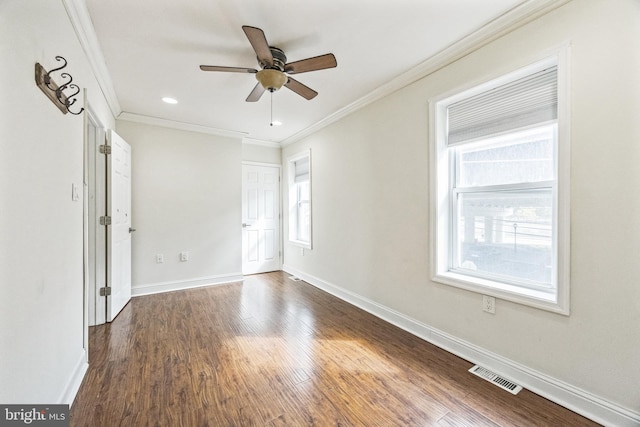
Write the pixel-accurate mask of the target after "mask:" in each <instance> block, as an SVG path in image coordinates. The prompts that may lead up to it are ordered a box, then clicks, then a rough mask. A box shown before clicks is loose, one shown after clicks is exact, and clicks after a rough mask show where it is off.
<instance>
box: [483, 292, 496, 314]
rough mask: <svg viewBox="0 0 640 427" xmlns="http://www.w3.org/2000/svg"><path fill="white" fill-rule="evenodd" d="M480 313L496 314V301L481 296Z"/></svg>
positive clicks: (492, 298)
mask: <svg viewBox="0 0 640 427" xmlns="http://www.w3.org/2000/svg"><path fill="white" fill-rule="evenodd" d="M482 311H486V312H487V313H491V314H496V299H495V298H494V297H490V296H487V295H482Z"/></svg>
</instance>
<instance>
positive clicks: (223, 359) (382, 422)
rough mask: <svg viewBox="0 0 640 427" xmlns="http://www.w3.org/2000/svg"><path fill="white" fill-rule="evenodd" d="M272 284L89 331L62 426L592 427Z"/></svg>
mask: <svg viewBox="0 0 640 427" xmlns="http://www.w3.org/2000/svg"><path fill="white" fill-rule="evenodd" d="M287 277H288V275H287V274H286V273H283V272H275V273H268V274H261V275H255V276H248V277H247V278H246V279H245V281H244V282H243V283H234V284H228V285H220V286H212V287H206V288H198V289H191V290H185V291H179V292H171V293H165V294H157V295H149V296H144V297H138V298H134V299H133V300H132V301H131V302H130V303H129V304H128V305H127V306H126V307H125V308H124V310H123V312H122V313H121V314H120V315H119V316H118V317H117V318H116V320H115V321H114V322H113V323H111V324H107V325H101V326H96V327H92V328H91V330H90V346H89V350H90V354H89V356H90V357H89V359H90V360H89V362H90V363H89V370H88V372H87V374H86V376H85V379H84V381H83V383H82V386H81V387H80V390H79V392H78V395H77V397H76V400H75V402H74V404H73V406H72V408H71V425H72V426H92V427H96V426H97V427H100V426H109V427H111V426H136V427H137V426H163V427H164V426H171V427H173V426H185V427H192V426H225V427H226V426H242V427H244V426H271V427H276V426H321V427H322V426H385V427H386V426H473V427H476V426H596V425H597V424H596V423H593V422H591V421H589V420H587V419H585V418H583V417H581V416H579V415H577V414H575V413H573V412H571V411H569V410H567V409H565V408H562V407H560V406H558V405H556V404H554V403H552V402H550V401H548V400H545V399H544V398H542V397H540V396H537V395H535V394H533V393H531V392H529V391H527V390H523V391H522V392H520V393H519V394H518V395H517V396H513V395H511V394H509V393H507V392H506V391H503V390H501V389H499V388H498V387H495V386H493V385H491V384H489V383H487V382H486V381H484V380H482V379H480V378H477V377H475V376H473V375H471V374H470V373H468V372H467V370H468V369H469V368H470V367H471V364H470V363H468V362H466V361H464V360H462V359H460V358H458V357H456V356H454V355H452V354H450V353H447V352H446V351H443V350H441V349H439V348H437V347H435V346H433V345H431V344H429V343H427V342H425V341H422V340H421V339H419V338H417V337H415V336H413V335H411V334H409V333H407V332H405V331H403V330H401V329H398V328H396V327H394V326H392V325H389V324H388V323H386V322H384V321H382V320H380V319H378V318H376V317H374V316H372V315H370V314H369V313H366V312H364V311H362V310H360V309H358V308H355V307H353V306H351V305H349V304H347V303H345V302H343V301H341V300H339V299H337V298H335V297H333V296H331V295H329V294H327V293H325V292H323V291H321V290H318V289H316V288H314V287H312V286H310V285H308V284H305V283H304V282H294V281H292V280H289V279H288V278H287Z"/></svg>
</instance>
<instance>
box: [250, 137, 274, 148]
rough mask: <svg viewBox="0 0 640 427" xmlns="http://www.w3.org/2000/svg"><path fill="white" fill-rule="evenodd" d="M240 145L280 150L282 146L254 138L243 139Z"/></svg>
mask: <svg viewBox="0 0 640 427" xmlns="http://www.w3.org/2000/svg"><path fill="white" fill-rule="evenodd" d="M242 143H243V144H247V145H259V146H261V147H269V148H282V145H280V143H279V142H271V141H263V140H261V139H255V138H243V139H242Z"/></svg>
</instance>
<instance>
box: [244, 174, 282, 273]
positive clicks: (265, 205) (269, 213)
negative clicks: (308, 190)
mask: <svg viewBox="0 0 640 427" xmlns="http://www.w3.org/2000/svg"><path fill="white" fill-rule="evenodd" d="M280 219H281V215H280V166H279V165H271V164H261V163H249V162H245V163H243V164H242V274H245V275H247V274H256V273H266V272H269V271H276V270H280V269H281V268H282V262H281V257H282V252H281V249H280V248H281V241H280V239H281V237H280Z"/></svg>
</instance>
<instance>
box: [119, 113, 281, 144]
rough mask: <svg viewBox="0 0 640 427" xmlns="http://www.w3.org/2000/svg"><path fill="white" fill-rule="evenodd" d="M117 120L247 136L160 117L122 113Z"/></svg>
mask: <svg viewBox="0 0 640 427" xmlns="http://www.w3.org/2000/svg"><path fill="white" fill-rule="evenodd" d="M117 119H118V120H124V121H127V122H135V123H142V124H145V125H152V126H160V127H165V128H171V129H178V130H185V131H189V132H198V133H205V134H208V135H216V136H224V137H229V138H245V137H246V136H247V133H246V132H238V131H233V130H227V129H216V128H212V127H208V126H202V125H196V124H193V123H186V122H178V121H174V120H167V119H161V118H158V117H152V116H143V115H142V114H134V113H127V112H126V111H123V112H122V113H120V115H118V117H117ZM278 146H279V145H278Z"/></svg>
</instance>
